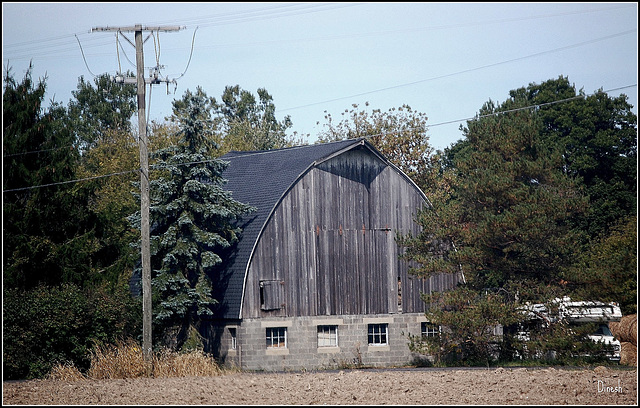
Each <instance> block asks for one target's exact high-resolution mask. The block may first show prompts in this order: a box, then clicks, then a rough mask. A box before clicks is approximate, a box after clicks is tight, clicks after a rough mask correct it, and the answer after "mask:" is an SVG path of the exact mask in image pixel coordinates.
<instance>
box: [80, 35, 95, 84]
mask: <svg viewBox="0 0 640 408" xmlns="http://www.w3.org/2000/svg"><path fill="white" fill-rule="evenodd" d="M76 40H78V36H77V35H76ZM78 45H79V46H80V52H81V53H82V59H83V60H84V65H85V66H86V67H87V71H89V73H90V74H91V75H93V77H94V78H95V77H96V76H95V74H94V73H93V72H91V69H90V68H89V64H87V59H86V58H85V57H84V51H83V50H82V44H80V40H78Z"/></svg>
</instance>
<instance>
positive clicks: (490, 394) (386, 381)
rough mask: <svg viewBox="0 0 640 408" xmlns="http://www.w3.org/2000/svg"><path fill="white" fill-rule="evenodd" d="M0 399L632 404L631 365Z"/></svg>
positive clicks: (17, 385) (57, 386)
mask: <svg viewBox="0 0 640 408" xmlns="http://www.w3.org/2000/svg"><path fill="white" fill-rule="evenodd" d="M2 395H3V405H131V404H136V405H138V404H141V405H272V404H275V405H314V404H330V405H348V404H350V405H425V404H428V405H433V404H447V405H461V404H498V405H507V404H517V405H525V404H536V405H550V404H555V405H587V404H597V405H635V404H637V402H638V380H637V369H636V368H634V369H611V368H604V367H596V368H595V369H580V370H577V369H554V368H542V369H525V368H514V369H510V368H507V369H504V368H497V369H496V368H491V369H448V370H443V369H405V370H372V369H366V370H343V371H322V372H313V373H310V372H307V373H230V374H225V375H222V376H218V377H190V378H165V379H146V378H138V379H124V380H80V381H75V382H63V381H53V380H33V381H21V382H4V383H3V390H2Z"/></svg>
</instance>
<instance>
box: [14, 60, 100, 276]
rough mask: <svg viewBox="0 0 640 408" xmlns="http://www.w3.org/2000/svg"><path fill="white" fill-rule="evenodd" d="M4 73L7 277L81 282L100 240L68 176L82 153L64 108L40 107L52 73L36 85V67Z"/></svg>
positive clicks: (80, 197) (75, 187)
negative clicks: (17, 74)
mask: <svg viewBox="0 0 640 408" xmlns="http://www.w3.org/2000/svg"><path fill="white" fill-rule="evenodd" d="M3 79H4V93H3V98H2V99H3V104H2V127H3V135H2V141H3V171H2V176H3V177H2V178H3V189H4V190H5V193H3V277H4V284H5V285H9V286H12V287H19V288H30V287H34V286H36V285H37V284H38V283H46V284H59V283H61V282H73V283H78V284H82V283H83V282H84V281H85V279H86V278H87V275H88V272H89V271H90V264H91V261H90V254H91V251H92V250H93V248H94V243H95V241H94V239H93V237H92V236H91V231H90V230H88V229H86V228H85V224H84V223H83V220H85V219H86V217H87V213H86V206H85V205H84V197H83V196H81V195H79V194H78V193H77V186H76V185H74V184H65V183H64V182H68V181H71V180H74V178H75V177H76V169H77V165H78V160H79V155H78V153H77V149H75V148H74V142H75V138H74V136H73V134H72V133H71V132H70V130H69V129H70V126H68V123H67V122H66V111H65V109H64V108H63V107H62V106H60V105H59V104H55V103H54V104H52V105H51V107H49V108H48V109H46V110H45V109H44V108H43V107H42V102H43V100H44V95H45V90H46V78H44V79H41V80H40V81H39V82H38V83H37V84H34V82H33V80H32V78H31V68H30V69H29V70H28V71H27V73H26V74H25V77H24V79H23V80H22V82H21V83H17V82H16V81H15V79H14V78H13V76H12V75H11V72H10V70H7V73H6V75H5V77H4V78H3ZM42 186H44V187H42ZM31 187H36V188H31ZM6 190H17V191H6Z"/></svg>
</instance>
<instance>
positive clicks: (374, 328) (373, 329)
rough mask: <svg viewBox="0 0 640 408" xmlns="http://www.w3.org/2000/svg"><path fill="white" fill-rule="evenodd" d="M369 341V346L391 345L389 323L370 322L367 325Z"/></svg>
mask: <svg viewBox="0 0 640 408" xmlns="http://www.w3.org/2000/svg"><path fill="white" fill-rule="evenodd" d="M367 342H368V343H369V346H375V347H378V346H388V345H389V324H388V323H369V324H368V326H367Z"/></svg>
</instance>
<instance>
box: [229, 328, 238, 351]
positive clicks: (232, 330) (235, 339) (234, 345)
mask: <svg viewBox="0 0 640 408" xmlns="http://www.w3.org/2000/svg"><path fill="white" fill-rule="evenodd" d="M229 335H230V336H231V347H230V349H231V350H236V349H237V348H238V337H237V336H236V328H235V327H229Z"/></svg>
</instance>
